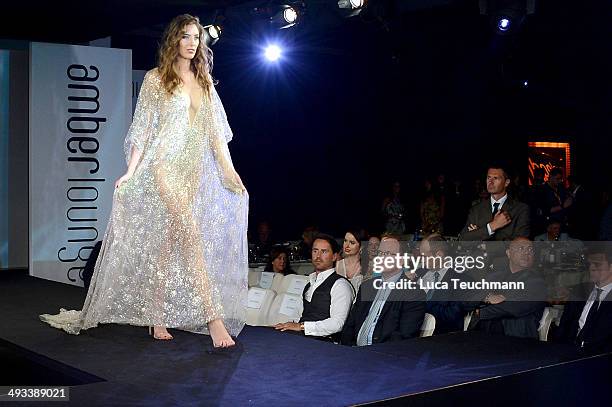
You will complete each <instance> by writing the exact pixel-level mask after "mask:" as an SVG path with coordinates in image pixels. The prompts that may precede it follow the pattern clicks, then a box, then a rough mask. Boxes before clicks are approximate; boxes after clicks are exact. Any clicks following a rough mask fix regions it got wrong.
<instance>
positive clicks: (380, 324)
mask: <svg viewBox="0 0 612 407" xmlns="http://www.w3.org/2000/svg"><path fill="white" fill-rule="evenodd" d="M399 252H400V244H399V242H398V241H397V239H395V238H391V237H385V238H383V240H382V241H381V242H380V247H379V249H378V258H379V259H381V260H382V259H385V260H386V258H388V257H391V258H392V259H393V256H395V255H396V254H398V253H399ZM393 263H394V264H393V265H392V266H382V265H380V268H382V274H381V275H380V276H381V277H380V278H372V279H369V280H366V281H364V282H363V283H362V284H361V287H360V288H359V292H358V293H357V299H356V301H355V305H354V306H353V308H352V309H351V312H350V314H349V317H348V319H347V321H346V324H345V325H344V329H343V330H342V338H341V343H342V344H343V345H350V346H355V345H357V346H366V345H372V344H375V343H382V342H390V341H398V340H402V339H408V338H412V337H415V336H418V334H419V329H420V328H421V325H422V324H423V319H424V317H425V292H424V291H423V290H421V289H420V288H418V285H416V284H415V287H414V288H409V287H406V285H407V284H408V281H409V279H410V278H412V279H415V277H416V276H415V275H414V274H411V275H410V276H407V275H406V274H404V273H403V272H402V270H401V269H400V268H398V267H397V264H395V262H393ZM379 264H380V263H379ZM374 271H377V270H376V269H375V270H374ZM414 283H416V280H415V281H414Z"/></svg>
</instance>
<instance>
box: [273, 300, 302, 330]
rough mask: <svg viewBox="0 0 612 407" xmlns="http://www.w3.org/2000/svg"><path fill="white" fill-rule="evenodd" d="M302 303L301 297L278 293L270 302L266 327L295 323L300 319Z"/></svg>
mask: <svg viewBox="0 0 612 407" xmlns="http://www.w3.org/2000/svg"><path fill="white" fill-rule="evenodd" d="M303 311H304V303H303V301H302V296H301V295H295V294H288V293H280V294H278V295H277V296H276V297H275V298H274V301H273V302H272V305H271V306H270V312H269V313H268V319H267V323H268V325H275V324H282V323H285V322H297V321H299V320H300V318H301V317H302V312H303Z"/></svg>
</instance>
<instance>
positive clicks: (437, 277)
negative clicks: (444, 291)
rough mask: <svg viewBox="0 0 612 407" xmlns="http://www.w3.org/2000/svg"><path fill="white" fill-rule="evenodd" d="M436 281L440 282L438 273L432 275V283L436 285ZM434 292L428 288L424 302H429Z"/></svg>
mask: <svg viewBox="0 0 612 407" xmlns="http://www.w3.org/2000/svg"><path fill="white" fill-rule="evenodd" d="M438 281H440V273H438V272H437V271H436V272H435V273H434V282H435V283H437V282H438ZM434 291H435V289H433V288H430V289H429V291H427V298H426V301H429V300H431V298H432V297H433V295H434Z"/></svg>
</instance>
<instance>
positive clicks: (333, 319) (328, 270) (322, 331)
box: [275, 234, 354, 339]
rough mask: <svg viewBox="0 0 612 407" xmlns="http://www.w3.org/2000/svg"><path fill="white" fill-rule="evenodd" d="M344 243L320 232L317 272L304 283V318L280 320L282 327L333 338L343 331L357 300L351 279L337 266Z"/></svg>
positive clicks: (315, 253) (314, 256)
mask: <svg viewBox="0 0 612 407" xmlns="http://www.w3.org/2000/svg"><path fill="white" fill-rule="evenodd" d="M339 253H340V245H339V244H338V242H337V241H336V240H335V239H334V238H333V237H332V236H330V235H326V234H318V235H317V236H316V237H315V240H314V242H313V244H312V264H313V265H314V269H315V271H314V273H311V274H310V276H309V282H308V284H306V286H305V287H304V292H303V300H304V311H303V312H302V318H301V319H300V322H299V323H297V322H287V323H284V324H277V325H276V326H275V328H276V329H278V330H281V331H297V332H303V333H304V335H306V336H313V337H317V338H319V339H331V337H332V335H334V334H337V333H338V332H340V331H342V327H343V326H344V322H345V321H346V317H347V315H348V313H349V310H350V309H351V305H352V304H353V298H354V292H353V286H352V285H351V283H350V282H349V281H348V280H347V279H346V278H344V277H342V276H341V275H339V274H338V273H336V270H335V268H334V265H335V263H336V260H337V259H338V255H339Z"/></svg>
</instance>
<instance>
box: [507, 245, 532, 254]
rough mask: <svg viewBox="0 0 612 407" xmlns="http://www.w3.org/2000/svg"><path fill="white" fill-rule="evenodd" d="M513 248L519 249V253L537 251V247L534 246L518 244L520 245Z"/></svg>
mask: <svg viewBox="0 0 612 407" xmlns="http://www.w3.org/2000/svg"><path fill="white" fill-rule="evenodd" d="M512 250H514V251H517V252H519V253H524V254H534V253H535V249H534V248H533V246H518V247H514V248H512Z"/></svg>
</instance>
